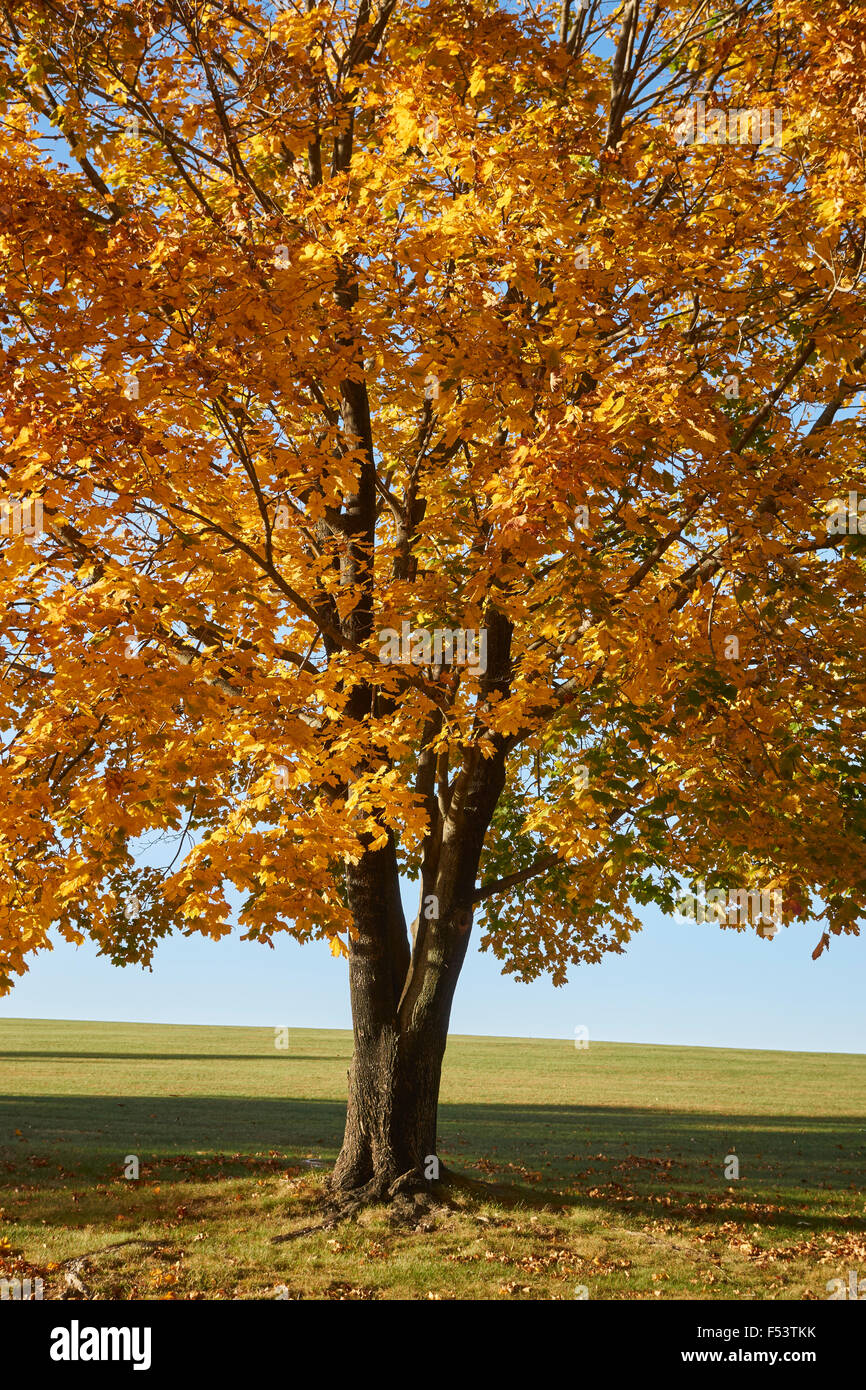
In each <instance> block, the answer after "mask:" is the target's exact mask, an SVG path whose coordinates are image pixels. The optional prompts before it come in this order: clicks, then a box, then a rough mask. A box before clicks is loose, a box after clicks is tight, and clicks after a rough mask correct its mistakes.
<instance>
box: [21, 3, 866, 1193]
mask: <svg viewBox="0 0 866 1390" xmlns="http://www.w3.org/2000/svg"><path fill="white" fill-rule="evenodd" d="M864 57H866V13H864V12H863V11H862V10H859V11H858V10H856V9H855V8H854V7H853V6H851V5H849V4H846V3H842V0H828V3H825V4H824V5H822V6H821V7H820V12H816V9H815V7H814V6H812V5H809V4H806V3H804V0H772V2H771V0H743V2H742V3H731V4H727V5H726V4H724V3H721V2H720V0H717V3H710V4H705V3H701V0H695V3H689V4H685V3H680V2H679V0H674V3H670V4H666V5H664V6H662V5H660V4H654V3H648V0H624V3H622V4H620V5H619V6H603V5H601V4H599V3H597V0H588V3H583V4H578V3H575V0H565V3H564V4H562V5H561V6H559V7H552V6H551V5H549V4H546V3H539V4H538V5H534V6H526V7H523V6H520V7H519V8H517V9H516V10H514V9H508V8H504V7H502V6H500V5H497V4H496V3H494V2H493V0H430V3H428V4H424V5H421V4H417V3H415V0H402V3H400V4H399V5H398V4H397V3H395V0H372V2H371V0H335V3H331V4H317V3H313V0H310V3H297V4H289V5H288V6H286V7H284V8H278V7H277V6H275V5H270V4H268V3H264V0H262V2H261V3H245V2H244V0H233V2H232V0H222V2H217V3H207V0H171V2H170V3H169V2H168V0H167V2H166V3H146V2H145V0H140V2H139V3H133V4H118V3H113V0H92V3H89V4H66V3H63V2H62V0H57V2H56V3H53V2H49V0H46V2H45V3H42V2H37V0H25V2H24V3H18V4H4V5H3V6H2V19H0V113H2V124H0V207H2V224H0V231H2V262H3V264H2V272H0V273H2V304H0V310H2V322H0V329H2V354H0V395H2V406H3V418H2V439H3V447H2V463H0V474H2V489H3V496H4V498H5V499H6V501H5V502H4V512H3V522H4V525H3V536H2V541H0V544H2V554H0V583H2V595H3V610H2V617H0V623H2V646H3V657H4V666H3V675H2V685H0V698H2V709H3V716H2V723H3V756H2V761H0V788H2V804H3V808H4V809H3V814H2V818H0V856H2V888H0V965H2V984H3V986H4V988H5V989H7V990H8V989H9V988H11V985H12V982H13V978H14V976H15V975H16V974H18V973H20V972H22V971H23V970H25V969H26V964H27V958H28V956H29V955H30V954H31V953H33V952H34V951H38V950H40V949H45V948H46V947H47V946H48V945H49V933H50V932H51V931H56V932H59V934H60V935H61V936H62V937H64V938H65V939H66V940H68V941H71V942H78V943H80V942H82V941H83V940H84V939H85V938H87V937H89V938H90V939H92V940H93V941H95V942H97V943H98V944H99V946H100V948H101V949H102V951H103V952H105V953H106V954H107V955H108V956H109V957H110V958H111V959H112V960H113V961H115V962H117V963H127V962H139V963H144V964H147V963H149V962H150V960H151V959H152V956H153V952H154V950H155V947H156V945H157V943H158V942H159V940H160V938H162V937H163V936H164V935H165V934H166V933H167V932H169V931H171V930H173V929H178V930H180V931H183V932H187V933H193V932H199V933H203V934H204V935H206V936H210V937H213V938H219V937H221V936H224V935H225V934H227V933H228V932H229V931H230V930H231V929H232V928H231V924H230V921H231V916H232V897H231V895H232V893H233V892H237V893H240V894H241V895H242V899H243V901H242V903H241V905H240V907H239V909H238V920H239V922H240V925H241V928H242V930H243V932H244V934H245V936H246V937H248V938H250V939H252V940H257V941H259V942H263V943H270V942H271V941H272V938H273V937H274V936H275V934H276V933H278V932H289V933H291V934H293V935H294V936H295V937H296V938H298V939H299V940H302V941H307V940H310V939H313V938H327V939H328V940H330V942H331V945H332V950H333V951H334V953H335V954H337V955H343V956H346V957H347V958H348V971H349V980H350V988H351V997H352V1012H353V1020H354V1037H355V1046H354V1056H353V1061H352V1066H351V1072H350V1080H349V1105H348V1118H347V1127H346V1135H345V1140H344V1145H343V1149H342V1152H341V1155H340V1158H339V1160H338V1163H337V1167H336V1170H335V1173H334V1175H333V1180H332V1181H333V1184H334V1186H335V1187H336V1188H337V1189H340V1190H348V1191H356V1190H358V1189H363V1190H364V1191H366V1192H369V1193H371V1194H372V1195H375V1196H381V1195H383V1194H386V1193H388V1192H394V1191H396V1190H399V1189H400V1187H401V1186H405V1185H408V1184H411V1183H414V1182H418V1181H422V1180H423V1179H422V1177H421V1174H422V1172H423V1170H424V1165H425V1160H426V1158H427V1157H428V1156H429V1155H433V1154H435V1152H436V1106H437V1097H438V1089H439V1077H440V1069H441V1063H442V1057H443V1053H444V1049H445V1043H446V1037H447V1029H448V1019H449V1014H450V1008H451V1002H452V998H453V995H454V990H455V986H456V984H457V979H458V976H459V974H460V969H461V965H462V962H463V959H464V956H465V952H466V949H467V943H468V940H469V936H470V931H471V928H472V925H473V924H474V923H476V922H477V923H478V924H479V925H480V928H481V942H482V944H483V945H484V946H486V947H488V948H489V949H490V950H491V951H493V952H494V954H495V955H496V956H497V957H498V958H499V959H500V960H501V961H502V963H503V968H504V970H506V971H510V972H512V973H514V974H516V975H517V976H518V977H519V978H523V979H532V978H534V977H535V976H537V975H538V974H540V973H541V972H549V973H550V974H551V976H552V978H553V980H554V981H555V982H556V983H562V982H564V981H565V979H566V972H567V970H568V967H569V965H571V964H573V963H575V962H593V961H597V960H598V959H599V958H600V957H601V956H602V955H603V953H604V952H607V951H620V950H622V949H623V947H624V945H625V943H626V942H627V941H628V939H629V936H630V933H632V932H633V931H634V930H635V929H636V928H637V927H638V926H639V922H638V920H637V918H636V916H635V914H634V907H633V904H635V903H637V904H644V903H649V902H655V903H657V904H658V905H660V906H661V907H662V908H663V909H664V910H666V911H671V910H672V909H673V908H674V906H675V904H676V902H677V901H678V899H679V898H680V894H681V892H682V887H683V884H684V883H688V882H691V881H694V880H695V879H697V878H698V877H701V878H702V879H703V880H704V882H705V883H706V884H709V885H711V886H713V887H716V888H720V889H722V890H725V889H732V890H734V889H738V888H740V887H746V888H749V887H752V886H756V887H759V888H761V889H766V890H768V891H770V890H771V891H773V892H778V893H779V894H781V901H782V905H783V906H782V914H781V916H782V920H783V922H784V923H785V924H789V923H794V922H798V921H799V922H801V923H805V922H808V921H810V920H814V921H822V922H823V923H824V926H822V928H821V930H822V932H823V935H822V936H821V939H820V942H819V948H818V949H819V950H820V949H823V948H824V947H825V946H826V944H827V942H828V941H829V939H830V937H831V936H832V934H834V933H836V934H838V933H840V932H847V933H856V932H857V929H858V915H859V912H860V903H861V901H862V900H863V896H864V890H866V848H864V845H866V841H864V827H866V816H864V786H866V783H864V729H866V714H864V709H866V700H864V689H863V675H862V669H863V662H862V651H863V646H864V641H866V625H864V613H863V595H864V582H866V570H864V549H863V545H864V543H863V541H862V540H861V536H860V527H859V515H860V513H859V510H858V509H859V500H858V499H859V494H858V488H859V487H860V486H861V479H862V478H863V473H864V444H863V432H862V424H863V398H862V390H863V386H864V379H863V373H864V362H866V356H864V341H863V337H864V322H866V319H864V306H866V294H864V284H863V274H862V272H863V266H864V255H866V247H864V228H866V181H864V147H863V140H864V135H866V97H864V94H863V89H862V86H861V85H860V83H859V82H858V81H857V80H856V79H857V74H858V73H860V74H862V71H863V61H864ZM698 102H701V103H703V106H701V108H700V109H701V112H702V113H703V112H704V111H706V123H705V124H706V130H707V131H711V130H715V132H716V137H718V130H719V120H718V119H715V120H714V121H711V120H710V115H711V113H714V115H715V117H716V118H717V117H718V114H719V112H722V113H726V114H727V121H726V122H725V119H724V115H723V116H722V121H721V128H722V138H721V139H718V138H715V139H710V138H706V139H700V140H698V139H694V138H693V139H692V140H691V143H684V141H683V138H682V132H683V129H684V125H683V122H684V113H686V112H689V111H691V110H692V109H693V108H695V107H696V104H697V103H698ZM749 112H756V113H759V114H760V113H762V112H770V113H781V125H780V126H779V122H778V119H777V116H776V115H774V119H773V122H772V123H771V124H768V125H767V126H762V128H761V135H760V138H756V136H755V134H754V132H753V133H752V134H751V135H750V134H749V120H748V119H746V121H745V130H746V137H745V138H740V132H741V130H742V126H741V122H740V116H741V115H742V114H743V113H745V115H746V117H748V114H749ZM730 113H733V115H731V114H730ZM701 119H703V116H702V118H701ZM697 128H698V127H697V126H695V125H694V124H693V127H692V129H693V131H694V130H696V129H697ZM725 130H727V132H728V134H727V138H725V135H724V132H725ZM767 131H769V138H768V137H767V134H766V132H767ZM734 134H736V138H733V135H734ZM840 499H842V501H840ZM843 503H844V511H843V512H840V506H842V505H843ZM16 505H17V510H16ZM37 508H38V510H39V513H40V515H41V525H36V524H35V521H34V518H35V516H36V513H37ZM864 510H866V509H864ZM839 516H844V520H845V524H844V526H841V525H838V524H835V522H838V518H839ZM828 518H832V519H833V521H834V524H830V521H829V520H828ZM28 522H29V524H28ZM863 529H864V533H866V520H864V528H863ZM443 633H444V634H446V638H443V637H442V635H441V634H443ZM385 634H387V636H385ZM395 634H396V637H395ZM431 634H432V637H431ZM437 634H438V636H437ZM397 639H399V640H397ZM461 642H462V643H463V648H464V649H463V652H462V659H460V644H461ZM416 643H417V645H416ZM425 643H426V645H425ZM437 643H438V645H437ZM401 644H402V645H401ZM449 644H450V645H449ZM470 653H472V654H473V656H474V659H470ZM154 835H164V836H166V837H168V839H169V841H170V843H172V844H173V845H174V853H173V857H171V856H166V858H170V862H168V863H165V864H163V865H162V866H154V865H152V864H149V863H148V864H144V863H142V858H143V856H142V854H141V847H142V844H144V843H149V837H153V836H154ZM401 876H402V877H403V878H404V879H405V878H409V879H413V880H415V882H416V883H417V886H418V889H419V909H418V915H417V917H416V919H415V921H414V922H412V923H411V924H409V925H407V922H406V920H405V918H404V913H403V908H402V905H401V895H400V880H401ZM131 904H132V905H133V906H132V907H131V906H130V905H131ZM728 924H729V925H734V926H736V927H737V928H738V929H740V930H745V929H746V927H747V925H749V924H747V923H745V922H742V921H736V922H734V923H728ZM751 925H754V924H751ZM825 927H826V930H825ZM811 944H812V941H811V940H810V942H809V945H810V946H811ZM816 954H817V952H816Z"/></svg>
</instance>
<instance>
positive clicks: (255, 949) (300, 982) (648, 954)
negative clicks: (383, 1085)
mask: <svg viewBox="0 0 866 1390" xmlns="http://www.w3.org/2000/svg"><path fill="white" fill-rule="evenodd" d="M413 892H414V890H413ZM408 907H409V904H408V902H407V908H408ZM640 913H641V918H642V921H643V922H644V931H643V932H641V933H640V935H638V936H637V937H635V938H634V939H633V941H632V943H631V945H630V946H629V947H628V948H627V950H626V952H625V954H624V955H622V956H610V957H608V958H607V959H606V960H604V961H602V962H601V963H600V964H599V965H592V966H581V967H579V968H575V969H573V970H572V972H571V975H570V978H569V982H568V984H567V985H565V986H563V987H561V988H559V989H554V987H553V986H552V985H551V984H550V983H549V981H547V980H538V981H536V982H534V983H532V984H526V985H523V984H518V983H517V982H516V981H515V980H513V979H512V978H510V977H508V976H503V975H502V974H501V973H500V969H501V967H500V965H499V963H498V962H497V961H496V960H495V959H494V958H493V957H492V956H490V955H489V954H483V953H481V952H479V951H478V948H477V945H476V944H475V943H474V942H473V943H472V944H471V945H470V954H469V956H468V958H467V962H466V965H465V967H464V970H463V975H462V977H461V980H460V983H459V985H458V991H457V997H456V1000H455V1005H454V1012H453V1015H452V1019H451V1031H452V1032H454V1033H481V1034H494V1035H498V1036H512V1037H536V1038H573V1037H574V1031H575V1029H576V1028H578V1027H586V1028H587V1029H588V1030H589V1038H590V1045H591V1043H592V1039H593V1038H595V1039H597V1040H600V1041H614V1042H646V1043H683V1044H693V1045H698V1046H705V1047H752V1048H771V1049H772V1048H775V1049H784V1050H793V1051H806V1052H866V1008H864V995H866V991H864V980H866V941H864V940H863V939H862V938H861V939H857V938H855V937H848V938H837V937H834V938H833V939H832V941H831V945H830V948H829V950H828V951H825V952H824V954H823V955H822V956H821V957H820V959H819V960H817V961H813V960H811V958H810V957H811V952H812V949H813V947H814V946H815V945H816V944H817V941H818V938H819V936H820V934H821V928H820V927H819V926H817V925H815V924H813V925H812V926H810V927H808V928H807V927H803V926H799V927H797V926H795V927H789V928H783V929H782V930H781V931H780V932H779V935H778V936H777V937H776V938H775V939H774V940H760V939H758V938H757V936H756V935H755V933H754V931H753V930H749V931H748V932H736V931H732V930H726V931H722V930H721V929H720V928H719V927H717V926H711V925H705V924H700V925H698V924H695V923H693V922H690V923H680V922H676V921H674V920H673V919H670V918H665V917H662V916H661V914H660V913H659V912H658V911H657V910H656V909H655V908H641V909H640ZM413 915H414V913H413ZM0 1017H3V1018H69V1019H105V1020H118V1021H120V1020H122V1021H129V1022H142V1023H147V1022H153V1023H213V1024H246V1025H252V1026H266V1027H272V1026H273V1027H276V1026H287V1027H292V1026H294V1027H297V1028H348V1027H350V1026H351V1018H350V1013H349V998H348V972H347V967H346V962H345V961H344V960H342V959H340V960H335V959H334V958H333V957H332V956H331V954H330V952H329V950H328V947H327V945H325V944H322V943H318V944H315V945H310V946H303V947H302V946H299V945H297V944H296V943H294V942H292V941H290V940H289V939H288V938H285V937H284V938H283V939H282V941H279V942H278V944H276V946H275V949H274V950H272V951H271V950H269V949H268V948H267V947H266V946H261V945H259V944H258V943H256V942H251V941H246V942H243V941H240V940H239V939H238V938H237V936H233V937H226V938H225V939H224V940H223V941H221V942H211V941H206V940H204V939H202V938H199V937H194V938H182V937H177V938H175V939H172V940H168V941H166V942H164V943H162V944H161V945H160V946H159V947H158V949H157V953H156V956H155V959H154V966H153V971H152V973H150V972H148V971H144V970H142V969H141V968H140V967H136V966H130V967H127V968H125V969H118V968H117V967H115V966H112V965H111V964H110V963H109V962H108V961H106V960H105V959H103V958H100V957H98V956H97V955H96V948H95V947H94V946H91V945H87V946H83V947H81V948H79V949H75V948H73V947H70V946H67V945H66V944H65V943H61V944H59V945H58V946H57V948H56V949H55V950H54V951H53V952H52V953H47V952H46V953H43V954H42V955H41V956H38V957H36V958H35V959H34V961H33V964H32V966H31V970H30V973H29V975H25V976H24V977H23V979H22V980H21V981H20V983H19V984H18V985H17V986H16V987H15V989H14V990H13V992H12V994H11V995H9V996H8V997H7V998H6V999H5V1000H2V1001H0Z"/></svg>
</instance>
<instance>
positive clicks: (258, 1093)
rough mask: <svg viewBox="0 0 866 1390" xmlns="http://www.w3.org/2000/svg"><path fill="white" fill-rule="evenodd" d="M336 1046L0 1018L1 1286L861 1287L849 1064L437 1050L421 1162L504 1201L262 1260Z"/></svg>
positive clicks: (309, 1160) (305, 1291)
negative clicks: (441, 1053) (430, 1143)
mask: <svg viewBox="0 0 866 1390" xmlns="http://www.w3.org/2000/svg"><path fill="white" fill-rule="evenodd" d="M350 1051H351V1039H350V1035H349V1034H348V1033H343V1032H326V1031H318V1030H315V1031H314V1030H309V1029H299V1030H292V1031H291V1034H290V1045H289V1048H288V1050H287V1051H280V1050H277V1049H276V1048H275V1046H274V1035H273V1032H272V1031H269V1030H267V1029H257V1028H202V1027H173V1026H166V1025H140V1024H111V1023H68V1022H55V1021H50V1020H32V1019H30V1020H26V1019H25V1020H22V1019H4V1020H0V1207H2V1211H0V1276H2V1275H6V1276H9V1275H12V1274H14V1273H16V1272H17V1273H19V1274H22V1275H24V1274H27V1273H30V1274H31V1275H36V1274H39V1275H40V1276H41V1277H42V1278H43V1279H44V1281H45V1296H46V1297H58V1296H59V1295H60V1293H61V1292H62V1291H63V1289H64V1268H63V1262H64V1261H68V1260H70V1259H71V1258H73V1257H75V1256H78V1255H84V1254H87V1255H88V1261H87V1263H86V1264H85V1266H84V1267H83V1268H82V1271H81V1273H80V1277H81V1279H82V1280H83V1281H84V1284H85V1287H86V1288H87V1290H88V1291H89V1292H90V1294H91V1295H92V1296H93V1297H97V1298H121V1299H126V1298H153V1297H157V1298H159V1297H174V1298H190V1297H192V1298H196V1297H204V1298H213V1297H218V1298H261V1297H266V1296H270V1297H274V1296H275V1292H274V1291H275V1290H276V1289H277V1288H278V1287H280V1286H284V1287H285V1288H287V1289H288V1292H289V1297H292V1298H300V1297H307V1298H309V1297H313V1298H455V1297H456V1298H569V1299H571V1298H574V1297H575V1291H576V1289H577V1288H578V1287H579V1286H583V1287H585V1288H586V1289H587V1291H588V1295H589V1297H590V1298H614V1299H622V1298H627V1299H628V1298H645V1299H652V1298H689V1297H700V1298H725V1299H749V1298H782V1299H802V1298H826V1297H827V1289H826V1286H827V1281H828V1280H829V1279H831V1278H837V1277H842V1278H846V1277H847V1271H848V1270H849V1269H855V1270H859V1272H860V1276H861V1277H862V1276H863V1275H866V1234H864V1233H866V1221H864V1200H863V1194H862V1191H861V1190H860V1180H861V1179H862V1174H863V1171H864V1166H866V1165H864V1157H866V1127H864V1114H866V1058H864V1057H862V1056H859V1055H857V1056H854V1055H843V1054H818V1053H785V1052H748V1051H735V1050H728V1049H716V1048H687V1047H651V1046H632V1045H626V1044H619V1043H595V1042H594V1043H592V1044H591V1045H590V1047H589V1048H588V1049H587V1050H586V1051H581V1050H578V1049H576V1048H575V1047H574V1044H573V1042H555V1041H550V1040H542V1039H521V1038H470V1037H452V1038H451V1040H450V1042H449V1046H448V1052H447V1055H446V1063H445V1073H444V1078H443V1086H442V1098H441V1100H442V1103H441V1107H440V1130H439V1154H440V1157H441V1158H442V1160H443V1161H444V1162H445V1163H447V1164H448V1165H449V1167H452V1168H454V1169H456V1170H458V1171H459V1172H461V1173H464V1174H466V1175H467V1176H470V1177H474V1178H476V1179H482V1180H487V1181H489V1182H491V1183H494V1184H496V1185H498V1187H501V1186H502V1185H503V1184H506V1185H509V1187H510V1196H509V1197H508V1199H506V1196H505V1194H503V1193H501V1192H500V1191H494V1192H492V1193H491V1195H490V1198H489V1199H486V1198H484V1199H480V1200H475V1199H470V1198H469V1197H468V1196H462V1197H461V1198H459V1200H458V1204H457V1206H456V1207H455V1208H454V1209H452V1210H448V1211H445V1210H443V1211H441V1212H439V1213H438V1214H437V1215H436V1216H435V1218H434V1219H433V1221H432V1223H431V1222H430V1221H421V1222H419V1228H418V1229H411V1228H409V1229H407V1228H406V1227H397V1226H395V1225H394V1224H392V1221H391V1219H390V1215H389V1213H388V1211H387V1210H386V1209H382V1208H379V1209H373V1210H371V1211H369V1212H367V1213H365V1214H364V1215H363V1217H362V1218H361V1219H360V1220H359V1221H357V1222H352V1223H350V1222H346V1223H343V1224H342V1225H340V1226H339V1227H337V1228H336V1229H334V1230H318V1231H312V1232H310V1233H308V1234H305V1235H300V1236H299V1237H298V1238H296V1239H292V1240H290V1241H287V1242H284V1243H280V1244H276V1245H274V1244H272V1243H271V1241H272V1237H274V1236H277V1235H283V1234H286V1233H290V1232H292V1231H293V1230H301V1229H302V1228H303V1227H305V1226H308V1225H312V1224H314V1223H315V1221H316V1220H317V1212H316V1204H317V1200H318V1198H319V1195H320V1192H321V1187H322V1180H323V1171H322V1169H321V1168H319V1167H318V1166H317V1165H318V1164H328V1163H330V1162H332V1161H333V1159H334V1157H335V1156H336V1153H337V1150H338V1148H339V1142H340V1136H341V1132H342V1124H343V1117H344V1106H345V1096H346V1071H347V1067H348V1064H349V1058H350ZM734 1153H735V1154H736V1155H737V1157H738V1159H739V1164H740V1177H739V1179H738V1180H732V1179H726V1178H725V1175H724V1167H725V1157H726V1155H729V1154H734ZM130 1154H135V1155H137V1156H138V1157H139V1159H140V1161H141V1174H140V1178H139V1180H138V1182H132V1181H129V1180H127V1179H125V1178H124V1176H123V1167H124V1162H125V1159H126V1156H127V1155H130ZM428 1226H432V1228H431V1229H424V1228H425V1227H428ZM131 1241H142V1242H143V1241H150V1242H153V1244H152V1245H145V1244H131V1243H128V1242H131ZM108 1247H112V1248H108ZM94 1252H95V1253H94Z"/></svg>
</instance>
